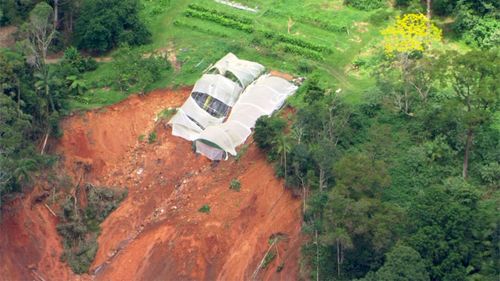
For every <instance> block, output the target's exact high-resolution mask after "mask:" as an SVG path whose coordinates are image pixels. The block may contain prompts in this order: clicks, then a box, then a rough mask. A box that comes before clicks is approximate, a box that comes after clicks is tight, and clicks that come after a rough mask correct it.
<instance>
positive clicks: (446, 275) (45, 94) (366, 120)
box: [0, 0, 500, 281]
mask: <svg viewBox="0 0 500 281" xmlns="http://www.w3.org/2000/svg"><path fill="white" fill-rule="evenodd" d="M158 1H159V2H161V3H162V5H165V6H166V5H167V4H165V3H167V1H160V0H158ZM151 2H152V1H140V0H51V1H42V0H0V25H1V26H6V25H15V26H17V27H18V32H17V34H16V35H15V36H16V38H17V44H16V46H14V47H12V48H9V49H7V48H3V49H0V70H1V71H0V205H1V203H2V201H5V200H8V197H9V196H11V195H12V194H15V193H16V192H21V191H22V190H23V187H26V186H29V185H30V182H31V181H32V178H33V175H34V174H35V172H36V171H39V170H42V169H48V168H49V167H50V166H51V165H52V164H53V163H54V162H55V161H56V159H55V157H54V156H50V155H47V153H46V145H47V139H48V138H50V137H58V136H61V134H63V133H64V132H61V130H60V129H59V126H58V124H59V121H60V118H61V117H62V116H65V115H67V114H68V113H70V112H71V111H72V110H73V108H72V106H71V105H72V103H74V102H75V101H77V102H81V103H87V102H89V99H91V98H95V97H96V96H97V95H94V93H95V92H96V91H94V90H95V89H103V88H106V90H108V88H110V89H111V90H113V91H116V92H119V93H130V92H138V93H142V94H143V93H145V92H147V91H148V90H150V89H151V85H154V84H155V83H156V82H157V81H159V80H161V79H162V77H163V76H162V75H163V74H165V71H170V70H171V67H170V64H169V62H167V61H166V59H164V58H163V57H161V56H155V55H154V54H151V53H148V55H147V56H146V55H145V54H144V53H141V52H140V51H138V50H137V49H138V48H137V46H140V45H144V44H149V43H152V40H153V38H154V36H153V32H152V30H150V25H148V24H147V22H146V20H145V19H144V17H141V12H143V11H144V9H146V8H145V6H147V5H148V4H150V5H153V4H151ZM168 3H170V1H168ZM343 4H345V5H346V6H349V9H354V11H356V12H357V11H358V10H359V11H364V12H367V13H368V12H370V13H372V14H370V19H373V21H374V22H381V25H380V28H379V31H377V35H376V36H377V37H378V41H377V43H376V44H373V45H374V46H372V49H370V55H369V59H367V60H356V61H352V62H351V61H350V62H349V63H348V64H349V66H352V68H353V69H354V68H356V69H357V68H364V70H365V71H367V72H368V73H369V76H370V77H371V79H373V86H370V87H366V88H363V89H362V91H363V93H361V94H362V95H363V98H362V99H361V101H359V102H358V101H356V102H352V101H351V102H350V101H347V100H346V99H345V98H344V96H342V89H340V88H338V89H337V87H334V86H332V84H334V83H337V82H331V81H325V76H324V75H322V73H320V71H318V69H319V68H320V67H318V65H320V63H319V62H321V63H325V64H336V63H337V62H336V61H328V60H327V61H326V62H325V58H324V57H323V56H324V55H326V54H329V53H332V52H333V53H334V52H337V49H334V48H333V47H332V48H330V46H323V45H315V44H311V43H309V42H307V41H304V40H302V39H297V38H298V37H293V35H290V34H285V35H283V34H278V33H277V34H278V35H276V34H274V33H272V32H270V31H266V30H263V31H262V30H259V29H257V28H255V29H254V28H253V27H252V26H251V24H249V23H252V20H249V19H248V18H247V17H242V16H228V15H227V14H224V13H220V14H217V15H215V16H213V15H212V16H210V15H207V14H210V13H212V12H213V11H211V10H208V12H207V11H205V10H203V9H204V8H203V7H201V8H200V7H199V6H197V5H196V4H192V3H191V5H190V6H189V7H188V8H187V12H185V16H186V18H189V19H193V18H195V17H198V19H199V20H202V19H204V18H205V19H210V20H211V21H213V22H218V23H220V24H222V25H223V26H225V27H227V28H233V29H237V30H238V31H240V32H244V33H245V34H252V35H251V36H254V37H252V39H251V46H252V47H255V46H257V47H256V49H259V50H264V51H262V53H259V55H262V57H265V58H266V60H276V59H279V58H280V57H279V56H277V55H276V53H280V52H288V53H292V54H293V55H297V56H300V60H298V61H293V63H290V64H294V65H297V67H296V69H297V71H296V73H293V74H296V75H303V76H306V80H305V81H306V82H305V83H304V84H303V85H302V86H301V88H300V90H299V93H298V94H297V95H296V96H297V97H296V98H295V100H294V101H293V102H291V103H290V106H292V107H293V114H290V115H289V116H287V115H286V114H284V113H280V114H277V115H275V116H270V117H263V118H261V119H259V120H258V122H257V124H256V128H255V133H254V135H253V138H254V140H255V142H256V145H257V146H258V147H259V148H260V149H261V150H262V151H264V152H265V153H266V155H267V157H268V159H269V161H270V162H271V163H272V164H273V165H274V167H275V170H276V175H277V176H278V177H282V178H283V179H284V181H285V183H286V186H287V188H289V189H290V190H291V191H292V192H293V193H294V194H296V195H298V196H301V198H302V200H303V210H302V211H303V233H304V235H305V236H306V237H307V239H305V243H304V245H303V248H302V256H301V259H302V262H301V264H302V269H301V271H302V274H303V275H304V276H303V277H304V278H305V279H314V280H359V281H361V280H363V281H372V280H383V281H389V280H391V281H392V280H401V281H403V280H418V281H420V280H422V281H423V280H432V281H438V280H443V281H476V280H486V281H496V280H498V276H499V275H500V249H499V245H500V227H499V224H498V222H499V217H498V214H499V209H498V208H499V207H498V206H500V190H499V187H500V164H499V163H500V118H499V114H498V110H499V105H500V75H499V73H500V48H499V45H500V21H499V8H500V7H499V6H500V4H499V2H498V1H495V0H481V1H476V0H459V1H455V0H432V1H431V0H427V1H420V0H397V1H395V3H394V5H395V7H389V3H388V1H372V0H345V1H344V3H343ZM168 5H170V4H168ZM186 6H188V5H187V4H186ZM388 9H389V10H390V11H391V12H387V10H388ZM392 9H394V10H392ZM152 10H153V12H151V14H155V13H161V12H162V10H161V9H157V10H154V9H152ZM394 11H396V12H394ZM267 12H269V13H270V14H273V13H274V14H273V15H276V16H279V12H277V11H272V10H270V11H267ZM389 16H390V17H389ZM301 20H302V23H303V22H309V23H312V24H314V25H315V26H316V27H317V26H320V27H322V28H324V29H325V30H330V31H331V30H333V32H336V33H342V34H343V33H348V32H349V29H347V28H344V27H341V26H337V25H334V24H332V23H330V22H326V21H321V20H318V19H314V18H312V19H311V17H307V16H302V18H301ZM175 23H176V24H177V25H183V24H184V25H185V26H188V27H189V28H192V27H193V26H191V25H189V24H186V23H185V22H183V21H180V20H179V21H176V22H175ZM293 25H294V22H293V20H292V18H291V17H290V18H288V33H290V29H292V28H293ZM376 26H377V27H379V25H376ZM196 27H197V28H198V29H201V27H199V26H196ZM346 30H347V31H346ZM199 31H200V30H198V32H199ZM201 32H203V33H209V32H212V35H216V36H220V37H221V38H222V37H224V36H227V34H225V33H224V32H217V31H213V30H209V31H207V30H203V29H201ZM342 36H343V35H342ZM233 41H237V40H236V39H235V40H233ZM451 42H458V43H456V45H453V46H452V47H449V46H448V45H450V44H452V43H451ZM197 43H199V44H203V42H197ZM216 43H217V44H218V41H217V42H216ZM231 44H233V43H231ZM252 44H253V45H252ZM293 44H296V45H293ZM352 44H354V43H352ZM447 44H448V45H447ZM274 45H276V46H274ZM73 46H74V47H73ZM235 46H236V47H235ZM457 46H459V47H457ZM203 47H204V46H203ZM238 48H239V49H238ZM222 49H223V51H224V52H226V51H235V50H234V49H236V51H237V50H241V49H243V47H241V46H238V45H224V48H222ZM318 50H319V51H318ZM111 51H113V53H112V55H111V60H112V61H110V62H107V63H106V64H98V63H97V62H96V61H95V60H94V59H93V58H92V57H89V56H87V55H86V54H105V53H107V52H108V53H109V52H111ZM57 52H63V54H64V55H63V56H62V58H61V59H60V60H59V61H57V62H56V63H53V64H48V63H47V58H48V56H49V55H50V54H53V53H57ZM202 52H203V53H204V54H206V53H207V51H206V50H203V51H202ZM207 55H208V54H207ZM181 56H182V55H181ZM183 59H184V62H185V64H186V65H187V66H189V65H190V64H191V65H195V66H196V65H197V64H201V63H202V62H204V60H194V59H191V57H190V56H189V55H186V56H185V57H184V58H183ZM207 61H208V59H207ZM311 61H312V62H311ZM195 66H193V68H190V69H188V70H186V73H187V74H185V73H183V75H184V74H185V75H186V76H189V75H191V76H192V75H193V73H194V74H195V75H198V74H199V73H197V72H199V71H200V70H199V69H196V67H195ZM106 67H109V68H113V69H115V70H116V69H118V70H119V71H114V72H113V71H110V70H109V68H106ZM183 67H184V66H183ZM96 69H97V70H102V69H104V70H102V71H103V72H97V75H95V76H97V78H94V80H93V79H92V78H88V77H89V75H92V74H93V73H94V74H95V73H96V72H93V71H95V70H96ZM181 71H182V69H181ZM102 73H104V74H106V75H107V76H106V78H107V79H102V78H100V77H99V75H100V74H102ZM331 73H333V74H335V73H334V72H331ZM183 77H184V76H183ZM328 77H329V79H333V78H331V77H333V75H331V76H328ZM99 79H101V80H102V81H101V80H99ZM327 79H328V78H327ZM96 80H98V81H96ZM104 80H107V81H104ZM89 81H90V82H89ZM328 82H331V83H328ZM169 86H177V85H169ZM362 86H363V85H362ZM360 92H361V90H360ZM106 93H107V92H106ZM124 96H126V95H125V94H124ZM96 99H97V98H96ZM70 203H71V202H70ZM68 204H69V203H68ZM96 204H97V203H96ZM113 204H117V203H116V202H115V201H113ZM70 211H72V210H70ZM74 219H75V218H74V216H73V215H72V214H71V213H68V215H67V217H66V218H65V224H67V225H66V226H67V227H65V228H63V229H62V230H60V231H61V232H62V233H63V236H68V237H69V236H71V235H72V233H71V231H69V230H68V229H69V226H71V224H72V223H73V220H74ZM77 219H79V218H77ZM103 219H104V218H100V221H102V220H103ZM68 225H69V226H68ZM83 236H85V235H83V234H81V235H80V236H79V237H78V240H75V241H76V242H79V241H80V240H82V239H83V238H82V237H83ZM93 239H94V240H95V237H94V238H93ZM75 241H69V242H67V243H68V244H71V245H72V246H74V245H73V244H72V243H76V242H75ZM82 241H83V240H82ZM88 248H89V249H86V251H88V252H90V253H93V255H95V251H96V249H95V248H93V247H88ZM92 258H93V256H92V257H90V258H87V259H86V260H85V261H84V265H81V264H80V263H79V261H78V259H77V258H76V257H74V256H70V257H69V258H68V260H70V261H71V262H72V263H73V264H74V265H73V266H74V267H75V268H77V270H76V271H77V272H85V271H86V270H87V269H88V266H89V265H90V263H91V261H92Z"/></svg>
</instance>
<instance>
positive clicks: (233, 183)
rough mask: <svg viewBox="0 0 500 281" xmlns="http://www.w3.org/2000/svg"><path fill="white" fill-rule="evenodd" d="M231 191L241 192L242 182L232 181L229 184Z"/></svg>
mask: <svg viewBox="0 0 500 281" xmlns="http://www.w3.org/2000/svg"><path fill="white" fill-rule="evenodd" d="M229 189H232V190H234V191H238V192H239V191H240V189H241V183H240V181H239V180H238V179H232V180H231V183H230V184H229Z"/></svg>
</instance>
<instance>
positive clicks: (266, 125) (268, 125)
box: [253, 116, 286, 149]
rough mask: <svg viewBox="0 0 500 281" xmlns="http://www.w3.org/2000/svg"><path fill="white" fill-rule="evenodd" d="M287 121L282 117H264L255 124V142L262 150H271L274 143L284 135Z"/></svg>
mask: <svg viewBox="0 0 500 281" xmlns="http://www.w3.org/2000/svg"><path fill="white" fill-rule="evenodd" d="M285 126H286V121H285V120H283V119H282V118H280V117H267V116H262V117H260V118H259V119H257V122H256V123H255V133H254V136H253V138H254V140H255V142H256V143H257V146H258V147H259V148H260V149H271V147H272V144H273V141H274V140H275V139H277V138H278V136H279V135H281V134H283V130H284V129H285Z"/></svg>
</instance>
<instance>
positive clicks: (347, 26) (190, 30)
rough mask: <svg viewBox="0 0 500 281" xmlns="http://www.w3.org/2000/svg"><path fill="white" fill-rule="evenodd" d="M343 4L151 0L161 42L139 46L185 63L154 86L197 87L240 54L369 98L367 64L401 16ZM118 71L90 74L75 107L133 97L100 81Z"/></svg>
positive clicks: (148, 14)
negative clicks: (217, 65) (218, 64)
mask: <svg viewBox="0 0 500 281" xmlns="http://www.w3.org/2000/svg"><path fill="white" fill-rule="evenodd" d="M342 2H343V1H342V0H334V1H326V0H309V1H303V0H287V1H263V0H262V1H260V0H259V1H239V3H242V4H245V5H248V6H249V7H252V8H256V9H257V10H258V12H256V13H253V12H248V11H243V10H238V9H235V8H232V7H229V6H226V5H223V4H219V3H217V2H216V1H214V0H196V1H187V0H143V6H144V8H143V11H142V12H141V13H142V17H143V18H144V19H145V21H146V23H147V25H148V27H149V28H150V30H151V32H152V34H153V40H152V43H151V44H149V45H145V46H141V47H137V51H139V52H143V53H149V52H154V51H158V50H161V51H166V50H168V51H169V52H174V53H175V55H176V57H177V60H178V63H179V65H180V69H179V70H178V71H174V70H170V71H165V73H164V76H165V78H164V79H162V80H161V81H159V82H157V83H155V84H154V85H151V86H150V87H149V90H152V89H155V88H160V87H178V86H183V85H192V84H193V83H194V82H195V81H196V80H197V79H198V78H199V77H200V75H201V74H202V73H203V71H204V70H205V69H206V68H207V67H209V66H210V65H211V64H212V63H214V62H215V61H216V60H218V59H219V58H221V57H222V56H224V55H225V54H226V53H228V52H232V53H234V54H236V55H237V56H238V57H240V58H243V59H248V60H253V61H256V62H259V63H261V64H263V65H265V66H266V67H267V68H268V69H273V70H278V71H282V72H286V73H289V74H292V75H293V76H303V77H306V78H311V77H317V78H318V79H319V80H320V82H321V83H322V84H323V85H324V86H326V87H327V88H328V89H330V90H331V91H337V90H339V89H341V90H340V93H341V94H342V96H343V97H344V98H345V100H346V101H348V102H353V103H356V102H359V101H362V100H363V98H364V94H365V93H366V92H367V91H369V90H370V88H371V87H373V84H374V79H373V78H372V77H371V75H370V72H369V71H366V70H364V68H363V65H366V64H367V63H369V59H370V55H371V54H372V53H373V52H376V51H378V50H380V46H379V45H380V44H379V43H380V40H381V35H380V30H381V29H382V28H384V26H385V25H387V24H388V22H389V21H390V19H391V18H392V17H393V16H394V15H393V12H392V10H391V9H390V8H388V9H387V10H386V11H380V10H377V11H370V12H365V11H359V10H356V9H353V8H350V7H346V6H344V5H343V4H342ZM358 66H361V67H358ZM116 71H120V70H119V69H115V68H114V66H113V63H112V62H107V63H100V64H99V68H98V69H97V70H96V71H93V72H90V73H87V74H86V75H85V77H84V79H85V80H87V82H88V84H89V85H96V86H95V87H92V88H93V89H91V90H90V91H89V92H88V93H86V94H85V96H86V103H85V104H82V103H80V102H78V101H74V102H73V103H72V106H73V108H75V109H88V108H95V107H99V106H103V105H107V104H112V103H115V102H117V101H119V100H121V99H123V98H125V97H126V96H127V95H128V94H129V93H122V92H119V91H116V90H113V89H109V88H108V87H103V86H102V85H103V84H102V83H100V81H103V80H109V79H110V77H113V74H114V73H115V72H116ZM293 102H294V101H292V103H293ZM296 102H298V101H296Z"/></svg>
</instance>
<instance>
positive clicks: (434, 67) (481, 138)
mask: <svg viewBox="0 0 500 281" xmlns="http://www.w3.org/2000/svg"><path fill="white" fill-rule="evenodd" d="M401 54H402V52H401V53H399V54H398V55H396V56H395V55H392V53H390V54H388V55H386V54H385V53H384V52H383V49H382V47H381V48H380V53H379V54H378V56H379V57H378V58H377V60H378V61H379V62H378V65H376V66H375V67H373V72H374V74H375V75H374V77H375V78H376V79H377V84H376V85H377V88H376V89H373V90H372V91H371V92H370V94H371V95H370V98H369V99H367V100H366V101H364V102H360V103H357V104H351V103H348V102H346V101H345V99H342V98H341V97H339V96H338V95H336V94H333V93H330V92H328V90H326V89H324V88H323V89H322V87H321V86H320V85H318V83H317V81H315V80H314V79H312V80H309V82H307V83H306V85H304V88H303V89H302V91H301V92H300V93H299V95H300V99H301V100H302V103H300V104H298V105H297V106H296V110H297V113H296V115H295V116H294V118H293V119H292V123H291V124H290V125H288V126H287V125H286V124H287V122H286V120H284V119H283V118H282V117H278V116H274V117H263V118H261V119H259V121H258V122H257V125H256V129H255V134H254V139H255V141H256V142H257V145H258V147H260V148H261V149H263V150H264V151H265V152H266V153H267V154H268V157H269V159H270V160H271V161H272V162H273V163H274V165H275V167H276V174H277V175H278V176H281V177H284V178H285V181H286V186H287V187H289V188H290V189H292V191H294V193H297V194H302V195H303V198H304V200H305V202H304V209H303V212H304V226H303V231H304V232H305V233H306V234H307V235H310V237H311V241H310V242H306V243H305V245H304V247H303V260H304V267H303V271H304V272H306V273H308V274H310V277H311V279H314V278H319V279H320V280H322V279H324V278H325V279H327V278H330V279H332V280H352V279H356V278H361V279H360V280H494V278H495V276H497V275H498V274H499V272H498V267H497V266H496V265H495V263H496V262H495V260H498V255H497V254H495V252H496V251H497V250H498V244H496V243H497V242H495V241H497V239H498V237H497V235H496V234H495V233H496V231H497V229H498V224H497V223H491V222H493V221H495V220H496V219H497V218H498V216H497V214H496V211H495V208H494V207H493V205H495V204H498V202H499V200H500V197H499V193H498V191H497V187H498V185H499V184H500V182H499V181H498V177H495V176H494V177H491V175H493V173H498V172H499V171H498V170H497V171H496V172H493V170H494V169H498V165H496V164H494V163H497V162H498V161H499V159H500V154H499V151H500V150H499V149H498V148H499V146H500V142H499V140H500V131H499V130H498V127H497V125H495V122H496V121H495V120H497V119H495V114H496V113H495V112H497V111H498V109H499V106H500V91H499V87H500V85H499V82H498V81H499V80H498V79H497V78H498V73H500V68H499V65H500V53H499V51H498V49H491V50H488V51H478V50H472V51H470V52H468V53H465V54H459V53H456V52H454V51H448V52H438V51H437V50H436V49H429V47H426V48H424V50H423V51H410V52H409V53H407V54H403V55H401ZM401 58H404V59H403V60H401ZM402 63H404V67H401V65H402ZM296 98H298V97H296ZM472 140H474V141H472ZM308 190H309V192H307V191H308ZM306 194H309V198H306V197H305V195H306ZM318 276H319V277H318ZM409 276H410V277H409Z"/></svg>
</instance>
